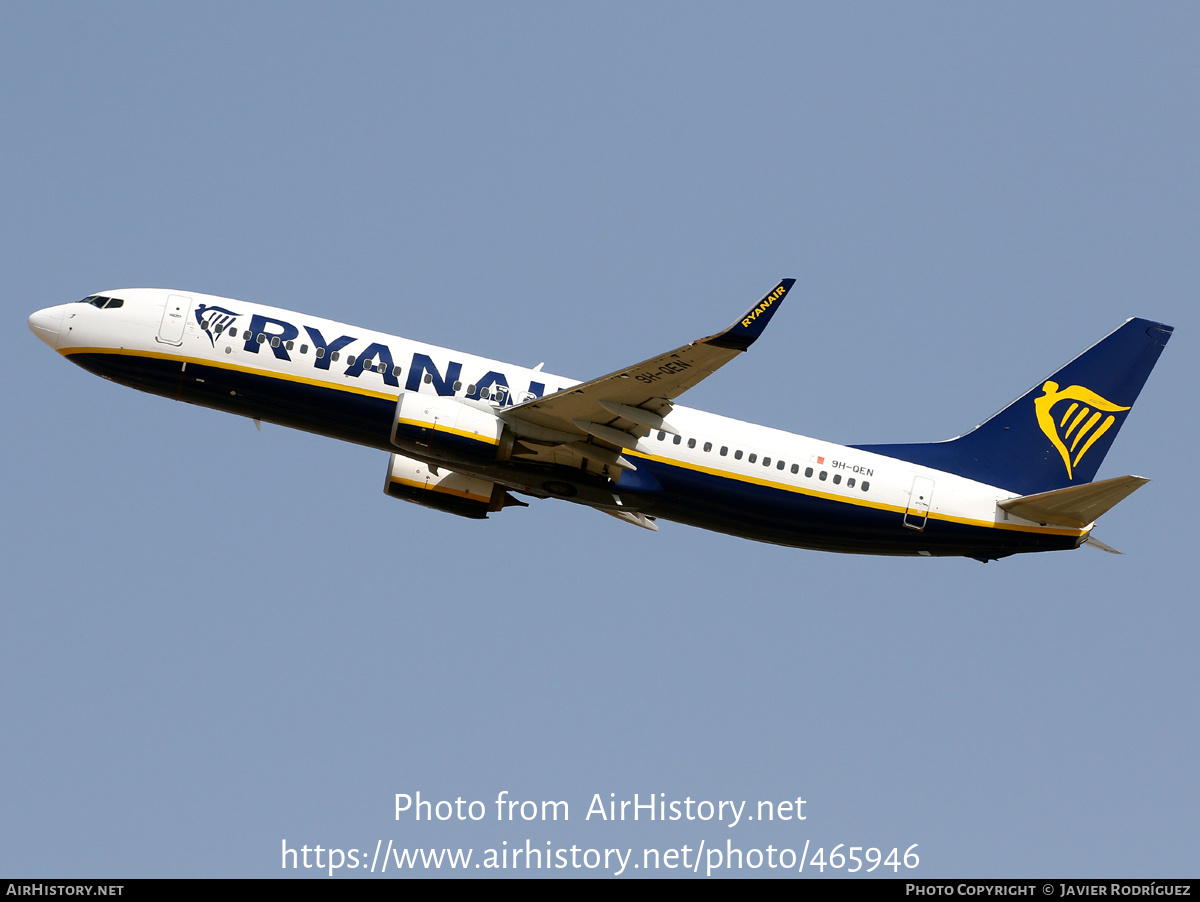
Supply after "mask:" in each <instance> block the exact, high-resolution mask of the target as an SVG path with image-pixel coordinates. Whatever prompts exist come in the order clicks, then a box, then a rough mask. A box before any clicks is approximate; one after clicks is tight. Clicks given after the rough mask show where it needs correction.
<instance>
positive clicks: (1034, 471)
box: [855, 318, 1174, 495]
mask: <svg viewBox="0 0 1200 902" xmlns="http://www.w3.org/2000/svg"><path fill="white" fill-rule="evenodd" d="M1173 331H1174V327H1172V326H1168V325H1164V324H1163V323H1156V322H1152V321H1151V320H1147V319H1138V318H1133V319H1129V320H1126V321H1125V322H1124V323H1123V324H1122V325H1121V326H1120V327H1119V328H1117V329H1116V330H1115V331H1113V332H1111V333H1109V334H1108V335H1107V336H1105V337H1104V338H1103V339H1101V340H1100V341H1099V342H1097V343H1096V344H1094V345H1092V347H1090V348H1088V349H1087V350H1086V351H1084V352H1083V353H1082V354H1080V355H1079V356H1078V357H1076V358H1075V359H1074V360H1072V361H1071V362H1070V363H1068V364H1067V365H1066V366H1064V367H1062V369H1060V370H1059V371H1058V372H1056V373H1054V374H1053V375H1051V376H1048V377H1047V378H1046V379H1044V380H1042V381H1040V382H1038V383H1037V384H1036V385H1035V386H1034V387H1033V388H1031V389H1030V390H1029V391H1028V392H1026V393H1025V394H1024V395H1022V396H1021V397H1020V398H1018V399H1017V400H1016V401H1014V402H1013V403H1012V404H1009V405H1008V406H1007V407H1005V408H1004V409H1003V410H1001V411H1000V412H999V413H997V414H996V415H995V416H993V417H992V418H991V419H989V420H987V421H986V422H985V423H983V424H981V425H979V426H976V427H975V428H974V429H972V430H971V431H970V432H968V433H966V434H964V435H961V436H959V437H958V438H954V439H950V440H948V441H944V442H927V443H920V444H898V445H856V446H855V447H857V448H860V449H862V450H863V451H870V452H873V453H875V454H884V455H887V456H888V457H895V458H899V459H900V460H907V461H909V462H911V463H915V464H919V465H921V466H926V467H933V468H935V469H938V470H945V471H947V472H950V473H954V474H956V475H958V476H964V477H966V478H967V479H974V480H977V481H979V482H984V483H987V484H989V485H995V486H999V487H1000V488H1004V489H1008V490H1009V491H1012V492H1016V493H1018V494H1021V495H1033V494H1037V493H1041V492H1050V491H1054V490H1055V489H1063V488H1068V487H1070V486H1079V485H1084V484H1086V483H1089V482H1091V481H1092V480H1093V479H1094V478H1095V476H1096V472H1097V470H1099V468H1100V464H1101V462H1102V461H1103V460H1104V456H1105V454H1107V453H1108V449H1109V448H1110V447H1111V446H1112V443H1113V440H1114V439H1115V438H1116V437H1117V433H1118V432H1120V430H1121V426H1122V425H1123V424H1124V422H1125V418H1126V417H1127V416H1128V414H1129V410H1130V408H1132V407H1133V403H1134V401H1136V400H1137V397H1138V394H1139V393H1140V392H1141V390H1142V386H1143V385H1145V384H1146V379H1147V377H1148V376H1149V375H1150V371H1151V370H1152V369H1154V364H1155V363H1156V362H1157V361H1158V355H1159V354H1161V353H1162V350H1163V348H1164V347H1166V345H1167V341H1168V340H1169V339H1170V338H1171V333H1172V332H1173Z"/></svg>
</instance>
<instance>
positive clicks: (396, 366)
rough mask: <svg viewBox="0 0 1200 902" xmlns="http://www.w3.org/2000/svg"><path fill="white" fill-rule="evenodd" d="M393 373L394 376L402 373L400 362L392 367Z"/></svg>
mask: <svg viewBox="0 0 1200 902" xmlns="http://www.w3.org/2000/svg"><path fill="white" fill-rule="evenodd" d="M392 375H393V376H399V375H400V364H396V365H395V366H394V367H392Z"/></svg>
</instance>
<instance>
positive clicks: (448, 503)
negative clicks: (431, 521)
mask: <svg viewBox="0 0 1200 902" xmlns="http://www.w3.org/2000/svg"><path fill="white" fill-rule="evenodd" d="M383 490H384V492H386V493H387V494H389V495H391V496H392V497H393V498H399V499H400V500H401V501H411V502H412V503H413V504H420V505H421V506H422V507H432V508H434V509H435V510H440V511H445V512H446V513H448V514H457V515H458V516H460V517H470V518H471V519H472V520H486V519H487V515H488V514H489V513H490V512H491V511H498V510H501V509H502V508H505V507H510V506H512V505H517V506H519V507H528V505H527V504H525V502H524V501H518V500H517V499H516V498H514V497H513V496H512V495H510V494H509V493H508V492H507V491H505V489H504V486H502V485H498V484H497V483H494V482H492V481H491V480H490V479H480V478H479V477H478V476H469V475H467V474H466V473H455V472H453V471H452V470H442V469H440V468H439V470H438V472H437V473H436V474H435V473H433V472H432V471H431V470H430V468H429V464H426V463H422V462H421V461H419V460H413V459H412V458H411V457H405V456H404V455H403V454H393V455H392V459H391V460H390V461H389V462H388V472H387V479H386V480H385V481H384V484H383Z"/></svg>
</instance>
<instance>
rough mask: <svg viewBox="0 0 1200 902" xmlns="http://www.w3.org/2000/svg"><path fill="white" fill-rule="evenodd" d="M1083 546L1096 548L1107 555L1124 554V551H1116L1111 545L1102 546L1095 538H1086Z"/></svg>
mask: <svg viewBox="0 0 1200 902" xmlns="http://www.w3.org/2000/svg"><path fill="white" fill-rule="evenodd" d="M1083 544H1084V545H1091V546H1092V547H1093V548H1097V549H1099V550H1100V551H1104V552H1106V553H1108V554H1124V553H1125V552H1124V551H1117V549H1115V548H1113V547H1112V546H1111V545H1106V544H1104V543H1103V542H1101V541H1100V540H1099V539H1097V538H1096V537H1095V536H1088V537H1087V538H1086V539H1084V540H1083Z"/></svg>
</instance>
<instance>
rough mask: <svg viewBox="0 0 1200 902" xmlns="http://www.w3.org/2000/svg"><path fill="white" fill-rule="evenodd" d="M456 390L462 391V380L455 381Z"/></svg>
mask: <svg viewBox="0 0 1200 902" xmlns="http://www.w3.org/2000/svg"><path fill="white" fill-rule="evenodd" d="M454 390H455V391H456V392H458V391H462V383H461V382H455V383H454Z"/></svg>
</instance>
